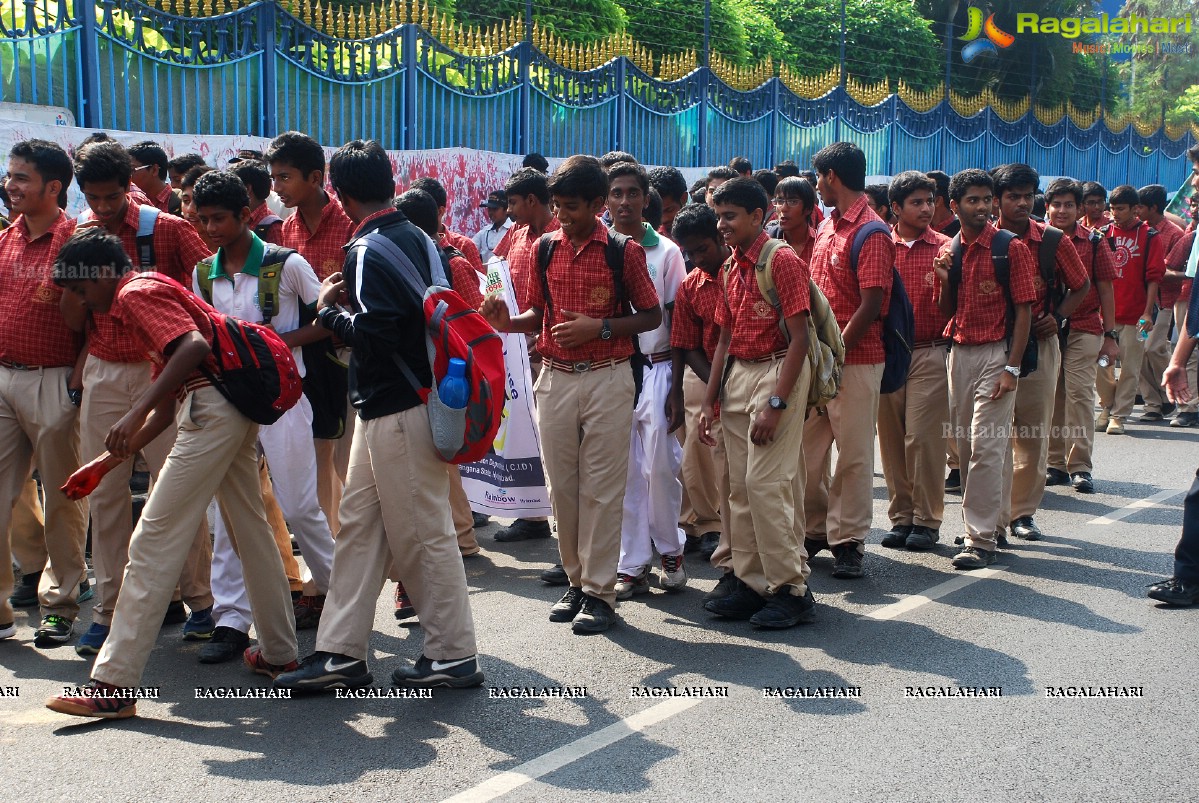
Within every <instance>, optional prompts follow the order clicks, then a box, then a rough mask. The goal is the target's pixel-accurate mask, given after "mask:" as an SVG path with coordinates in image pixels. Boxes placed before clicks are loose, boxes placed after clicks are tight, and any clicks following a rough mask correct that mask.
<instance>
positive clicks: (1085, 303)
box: [1063, 223, 1116, 335]
mask: <svg viewBox="0 0 1199 803" xmlns="http://www.w3.org/2000/svg"><path fill="white" fill-rule="evenodd" d="M1063 239H1066V238H1063ZM1069 240H1070V242H1072V243H1074V250H1075V251H1076V252H1078V258H1079V259H1080V260H1082V264H1083V265H1084V266H1085V267H1086V269H1087V273H1088V274H1090V276H1091V289H1090V290H1088V291H1087V295H1086V297H1085V298H1084V299H1083V300H1082V303H1081V304H1079V305H1078V308H1077V309H1075V310H1074V314H1073V315H1071V316H1070V331H1072V332H1086V333H1087V334H1092V335H1101V334H1103V316H1101V315H1100V314H1099V282H1110V281H1112V280H1114V279H1115V278H1116V263H1115V261H1114V260H1113V259H1112V249H1111V248H1109V247H1108V245H1107V243H1105V242H1103V240H1102V239H1101V240H1100V241H1099V242H1098V243H1096V244H1095V245H1091V230H1090V229H1088V228H1087V227H1086V226H1084V225H1083V224H1082V223H1076V224H1075V225H1074V233H1073V234H1071V235H1069Z"/></svg>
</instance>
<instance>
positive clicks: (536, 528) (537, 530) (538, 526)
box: [492, 519, 550, 543]
mask: <svg viewBox="0 0 1199 803" xmlns="http://www.w3.org/2000/svg"><path fill="white" fill-rule="evenodd" d="M492 537H493V538H495V540H497V541H500V542H502V543H508V542H510V541H532V540H534V539H537V538H549V537H550V523H549V522H548V521H529V520H528V519H517V520H516V521H514V522H512V523H511V524H510V525H508V526H507V527H505V528H504V529H502V530H497V531H496V533H495V535H494V536H492Z"/></svg>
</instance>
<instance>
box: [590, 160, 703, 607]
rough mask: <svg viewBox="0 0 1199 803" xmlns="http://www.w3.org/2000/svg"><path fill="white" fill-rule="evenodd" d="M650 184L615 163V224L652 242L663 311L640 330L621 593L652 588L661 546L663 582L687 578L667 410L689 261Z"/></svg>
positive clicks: (678, 457) (675, 451) (648, 248)
mask: <svg viewBox="0 0 1199 803" xmlns="http://www.w3.org/2000/svg"><path fill="white" fill-rule="evenodd" d="M649 192H650V186H649V176H647V175H646V172H645V168H644V167H642V166H641V165H639V164H633V163H630V162H622V163H620V164H617V165H613V166H612V168H611V169H609V171H608V195H607V204H608V211H609V212H610V213H611V215H612V228H613V230H614V231H616V232H617V233H618V234H623V235H625V236H626V237H629V238H631V241H632V242H635V243H640V244H641V247H642V248H643V249H644V250H645V262H646V268H647V270H648V271H649V276H650V279H651V280H652V281H653V284H654V290H655V292H656V294H657V296H658V299H659V300H660V301H661V303H662V309H663V312H664V314H663V316H662V323H661V324H659V325H658V327H657V328H655V329H654V330H652V331H650V332H643V333H641V334H639V335H637V341H638V344H639V348H640V350H641V353H642V354H643V355H645V357H646V358H647V359H648V361H649V365H647V366H645V368H644V369H643V370H642V374H641V377H642V378H641V395H640V396H639V397H638V398H637V401H636V405H635V407H634V408H633V426H632V435H631V438H630V442H629V468H628V478H627V481H626V483H625V493H624V518H623V520H622V524H621V535H620V563H619V564H618V566H617V570H616V577H617V579H616V598H617V599H628V598H629V597H631V596H633V595H634V594H643V593H647V592H648V591H649V574H650V561H651V559H652V558H653V550H654V549H656V550H657V552H658V554H659V555H660V556H661V558H662V572H663V576H662V579H661V585H662V588H663V589H665V590H666V591H681V590H682V589H683V588H684V587H686V585H687V572H686V569H685V568H684V561H683V546H684V543H685V539H686V534H685V533H684V532H683V530H682V529H681V528H680V527H679V510H680V508H681V506H682V502H683V484H682V483H681V482H680V481H679V470H680V468H681V466H682V462H683V449H682V447H681V446H680V445H679V442H678V439H677V438H675V437H674V435H673V434H672V433H671V431H670V422H669V420H668V418H667V414H666V405H667V402H668V400H669V398H670V387H671V376H672V374H671V351H670V313H671V310H673V308H674V300H675V294H676V293H677V292H678V289H679V284H680V282H682V280H683V276H684V275H685V274H686V272H687V268H686V265H685V264H684V263H683V254H682V253H681V252H680V251H679V248H678V246H677V245H675V244H674V243H673V242H671V241H670V240H667V239H666V238H664V237H661V236H659V234H658V233H657V232H656V231H655V230H654V228H653V227H652V226H650V225H649V224H648V223H646V222H645V221H644V219H643V214H644V212H645V208H646V206H647V205H648V203H649Z"/></svg>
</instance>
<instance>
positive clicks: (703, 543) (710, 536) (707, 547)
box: [699, 533, 720, 560]
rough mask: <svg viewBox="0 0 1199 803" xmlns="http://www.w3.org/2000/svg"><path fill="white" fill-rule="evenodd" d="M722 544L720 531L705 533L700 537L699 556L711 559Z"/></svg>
mask: <svg viewBox="0 0 1199 803" xmlns="http://www.w3.org/2000/svg"><path fill="white" fill-rule="evenodd" d="M719 546H720V533H704V534H703V535H701V536H700V537H699V556H700V557H701V558H703V559H704V560H711V559H712V554H713V553H715V552H716V548H717V547H719Z"/></svg>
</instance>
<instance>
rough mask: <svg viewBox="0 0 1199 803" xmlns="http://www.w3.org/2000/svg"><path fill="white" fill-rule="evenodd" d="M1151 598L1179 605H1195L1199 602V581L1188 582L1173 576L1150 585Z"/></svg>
mask: <svg viewBox="0 0 1199 803" xmlns="http://www.w3.org/2000/svg"><path fill="white" fill-rule="evenodd" d="M1149 599H1155V600H1157V601H1158V602H1164V603H1166V604H1167V605H1173V606H1178V607H1185V606H1188V605H1194V604H1195V603H1196V602H1199V583H1188V582H1186V581H1184V580H1179V579H1178V578H1177V577H1171V578H1170V579H1169V580H1162V581H1161V582H1160V583H1154V584H1153V585H1151V586H1149Z"/></svg>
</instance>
